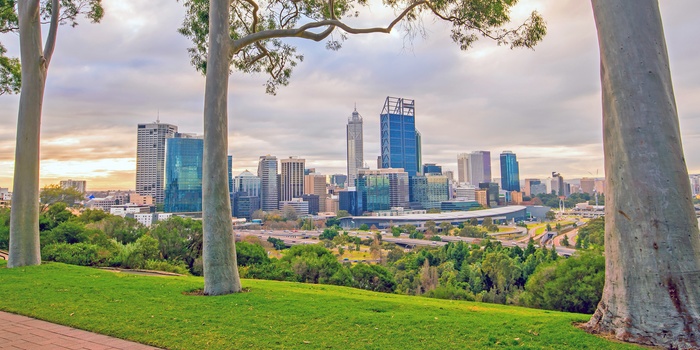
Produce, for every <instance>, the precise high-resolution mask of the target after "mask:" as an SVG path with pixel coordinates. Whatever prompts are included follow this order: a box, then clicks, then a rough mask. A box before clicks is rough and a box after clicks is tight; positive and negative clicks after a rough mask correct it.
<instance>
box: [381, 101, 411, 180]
mask: <svg viewBox="0 0 700 350" xmlns="http://www.w3.org/2000/svg"><path fill="white" fill-rule="evenodd" d="M379 120H380V136H381V147H382V155H381V157H382V168H383V169H386V168H394V169H397V168H401V169H404V170H405V171H406V172H407V173H408V174H409V176H415V175H416V174H417V173H420V170H421V169H419V166H420V155H419V154H418V149H419V147H418V143H419V141H418V140H417V138H418V139H420V133H418V132H417V131H416V118H415V102H414V100H409V99H404V98H397V97H387V98H386V101H385V102H384V108H383V109H382V113H381V114H380V116H379Z"/></svg>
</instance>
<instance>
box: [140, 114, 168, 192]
mask: <svg viewBox="0 0 700 350" xmlns="http://www.w3.org/2000/svg"><path fill="white" fill-rule="evenodd" d="M137 130H138V132H137V136H136V140H137V144H136V193H138V194H140V195H146V196H151V197H153V198H154V199H155V201H156V203H157V204H162V203H163V202H164V201H165V192H164V183H165V140H166V139H169V138H172V137H174V136H175V133H176V132H177V126H175V125H171V124H162V123H160V122H155V123H151V124H139V125H138V129H137Z"/></svg>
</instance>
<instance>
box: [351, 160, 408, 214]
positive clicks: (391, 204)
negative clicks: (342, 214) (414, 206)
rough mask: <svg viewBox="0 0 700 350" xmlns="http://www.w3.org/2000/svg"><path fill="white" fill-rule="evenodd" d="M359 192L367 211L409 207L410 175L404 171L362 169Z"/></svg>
mask: <svg viewBox="0 0 700 350" xmlns="http://www.w3.org/2000/svg"><path fill="white" fill-rule="evenodd" d="M357 192H358V196H361V197H362V198H361V199H359V200H360V201H361V203H362V205H363V207H362V209H363V210H365V211H378V210H389V209H391V208H395V207H407V206H408V203H409V199H410V197H409V182H408V173H407V172H405V171H404V170H403V169H391V168H390V169H377V170H369V169H362V170H360V172H359V174H358V177H357Z"/></svg>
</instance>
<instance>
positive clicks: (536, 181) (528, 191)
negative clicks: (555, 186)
mask: <svg viewBox="0 0 700 350" xmlns="http://www.w3.org/2000/svg"><path fill="white" fill-rule="evenodd" d="M541 183H542V182H541V181H540V179H525V187H523V192H524V193H525V195H526V196H528V197H531V196H534V195H536V194H537V193H533V191H532V186H534V185H539V184H541ZM544 191H547V190H546V189H545V190H544ZM541 193H545V192H541Z"/></svg>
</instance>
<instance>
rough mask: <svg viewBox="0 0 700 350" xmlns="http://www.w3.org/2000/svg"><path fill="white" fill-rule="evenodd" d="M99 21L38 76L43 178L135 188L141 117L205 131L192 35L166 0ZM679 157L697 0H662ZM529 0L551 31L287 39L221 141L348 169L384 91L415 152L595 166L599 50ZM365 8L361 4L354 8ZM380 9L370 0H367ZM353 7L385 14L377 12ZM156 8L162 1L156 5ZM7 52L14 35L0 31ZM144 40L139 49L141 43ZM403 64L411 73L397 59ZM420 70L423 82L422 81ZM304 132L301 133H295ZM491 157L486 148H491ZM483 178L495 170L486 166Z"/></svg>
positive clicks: (579, 24)
mask: <svg viewBox="0 0 700 350" xmlns="http://www.w3.org/2000/svg"><path fill="white" fill-rule="evenodd" d="M104 6H105V8H106V9H105V10H106V11H105V15H106V16H105V18H104V20H103V22H102V23H101V24H89V23H87V22H85V21H82V22H81V24H80V25H79V26H78V27H76V28H69V27H65V26H64V27H61V29H60V30H59V34H58V43H57V46H56V55H55V56H54V58H53V60H52V67H51V74H50V75H49V78H48V83H47V89H46V99H45V103H44V119H43V126H42V150H41V155H42V167H41V177H42V182H41V185H42V186H44V185H46V184H51V183H58V182H59V180H64V179H69V178H72V179H79V180H87V182H88V187H89V188H90V189H134V188H135V183H134V178H135V172H136V136H135V133H134V129H135V128H136V125H137V124H139V123H150V122H153V121H155V120H156V119H158V118H160V120H161V122H163V123H168V124H173V125H177V126H179V127H180V128H181V129H182V130H188V131H192V132H196V133H201V130H202V128H201V120H202V118H201V115H202V100H203V93H204V88H203V86H204V78H203V77H202V76H201V75H200V74H199V73H197V72H195V71H194V69H193V68H192V67H191V66H190V65H189V57H187V52H186V49H187V47H189V46H191V45H190V43H189V42H188V41H187V40H186V39H185V38H184V37H182V36H180V35H179V34H178V33H177V32H176V29H177V28H178V27H179V25H180V22H181V21H182V15H183V13H184V9H183V7H182V5H181V4H179V3H171V2H166V1H152V2H135V1H123V2H112V3H105V4H104ZM660 6H661V13H662V19H663V20H664V25H665V33H666V39H667V42H668V47H669V55H670V59H671V70H672V73H673V78H674V87H675V92H676V101H677V104H678V110H679V117H680V122H681V127H682V128H681V133H682V136H683V142H684V149H685V156H686V160H687V164H688V168H689V169H688V170H689V172H690V173H698V172H700V154H694V153H693V152H692V150H693V149H696V148H698V147H700V103H699V102H696V101H694V100H693V99H694V96H695V94H696V93H697V91H699V90H700V70H698V69H697V67H696V64H695V59H694V58H695V57H697V56H698V53H699V52H700V48H698V47H697V45H690V44H688V42H691V43H692V42H693V41H692V40H689V35H692V33H694V32H696V31H698V30H700V24H698V23H696V22H697V21H695V20H694V17H693V16H692V14H693V13H694V12H695V11H694V10H698V9H700V4H698V3H697V2H693V1H674V2H670V1H661V4H660ZM533 9H537V10H538V11H540V12H541V13H542V15H543V16H544V18H545V20H546V21H547V23H548V35H547V36H546V37H545V39H544V41H543V42H542V43H541V44H540V45H538V46H537V47H536V48H535V50H534V51H530V50H513V51H511V50H508V49H507V48H505V47H498V46H496V45H495V44H494V43H492V42H488V41H486V40H481V42H479V43H477V44H476V45H475V46H474V48H472V49H471V50H470V51H467V52H462V51H459V49H458V47H457V45H456V44H454V43H452V42H451V40H450V39H449V28H448V27H446V26H444V25H442V24H435V23H431V22H430V23H429V22H426V23H425V25H426V29H427V32H428V38H427V39H422V38H416V39H415V40H413V42H409V41H407V40H406V39H405V38H404V39H402V38H403V33H401V32H400V31H397V32H395V33H393V34H391V35H369V36H350V37H349V38H348V40H347V41H346V42H345V43H344V47H343V48H342V49H341V50H339V51H338V52H330V51H327V50H325V49H324V48H323V46H324V45H323V44H321V43H307V42H303V41H292V43H293V44H295V45H298V47H299V52H300V53H303V54H304V55H305V58H306V59H305V61H304V62H303V63H301V64H300V65H299V67H297V69H296V71H295V72H294V73H293V75H292V77H291V80H290V81H291V83H290V85H289V86H288V87H284V88H281V89H280V91H279V92H278V95H277V96H268V95H265V93H264V87H263V86H262V85H263V84H264V82H265V80H266V77H265V76H263V75H253V76H247V75H243V74H241V73H234V74H233V75H232V78H231V81H230V86H231V93H230V108H229V119H230V148H229V153H230V154H233V157H234V173H240V172H242V171H243V170H245V169H249V170H254V169H256V168H257V162H258V160H259V157H260V156H261V155H264V154H272V155H276V156H277V157H278V158H280V159H282V158H286V157H288V156H299V157H301V158H304V159H306V164H307V166H308V167H315V168H316V169H318V171H319V172H320V173H323V174H326V175H331V174H336V173H340V174H345V173H346V171H345V169H346V163H345V158H346V156H345V153H346V147H345V142H346V141H345V135H344V134H345V130H344V126H345V124H346V123H347V118H348V117H349V116H350V115H351V113H352V110H353V106H354V105H355V103H357V110H358V112H360V114H362V116H363V117H364V121H365V123H364V124H365V125H364V141H365V145H364V153H365V159H370V160H371V159H374V158H376V156H377V155H379V154H380V146H379V114H380V112H381V106H382V103H383V100H384V97H385V96H387V95H390V96H404V97H407V98H410V99H414V100H416V102H417V105H418V106H419V107H418V109H417V111H416V113H417V114H418V115H420V119H419V120H418V121H417V125H416V126H417V128H419V129H420V131H421V133H422V142H423V144H422V150H423V152H422V153H423V162H424V163H436V164H438V165H441V166H443V169H444V170H445V171H448V170H453V171H454V170H456V168H457V163H456V157H457V155H458V154H460V153H468V152H472V151H474V150H482V149H483V150H490V151H491V153H492V156H495V155H497V154H498V153H500V152H501V151H503V150H511V151H513V152H514V153H516V154H518V160H519V162H520V177H521V179H523V178H542V179H543V178H546V177H547V174H549V173H551V171H555V170H556V171H558V172H560V173H561V174H562V175H563V176H564V177H565V178H566V179H574V178H580V177H590V176H593V177H596V175H597V177H599V178H600V177H603V175H604V174H603V166H602V136H601V128H602V126H601V122H600V120H601V116H600V108H601V107H600V82H599V71H598V49H597V40H596V36H595V27H594V22H593V19H592V14H591V9H590V4H589V3H587V2H566V3H563V2H556V1H540V2H537V1H522V2H521V4H519V5H518V6H517V8H516V11H515V12H514V15H513V18H514V21H515V22H517V20H518V19H520V18H522V17H523V16H524V15H525V14H526V13H529V12H530V11H531V10H533ZM361 10H364V9H361ZM372 10H374V9H372ZM362 12H363V14H362V16H361V17H360V18H359V19H358V20H359V21H366V22H363V23H370V22H371V23H383V22H382V21H381V18H382V16H383V15H384V13H383V12H382V11H362ZM155 13H158V15H155ZM0 41H1V42H2V43H3V45H5V46H6V47H7V48H8V51H9V52H8V53H9V54H10V55H14V56H16V55H17V38H16V36H14V35H9V34H4V35H0ZM135 53H138V54H135ZM407 72H410V73H411V74H406V73H407ZM418 81H420V83H416V82H418ZM18 99H19V97H18V96H16V95H11V96H8V95H3V96H2V97H0V169H2V170H0V187H11V185H12V181H11V178H12V169H13V157H14V156H13V155H14V142H15V139H14V134H15V129H16V119H17V106H18ZM300 139H302V140H304V142H299V140H300ZM497 159H498V158H493V157H492V159H491V160H492V163H493V164H497V163H494V162H496V161H497ZM493 177H496V173H495V172H494V174H493Z"/></svg>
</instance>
